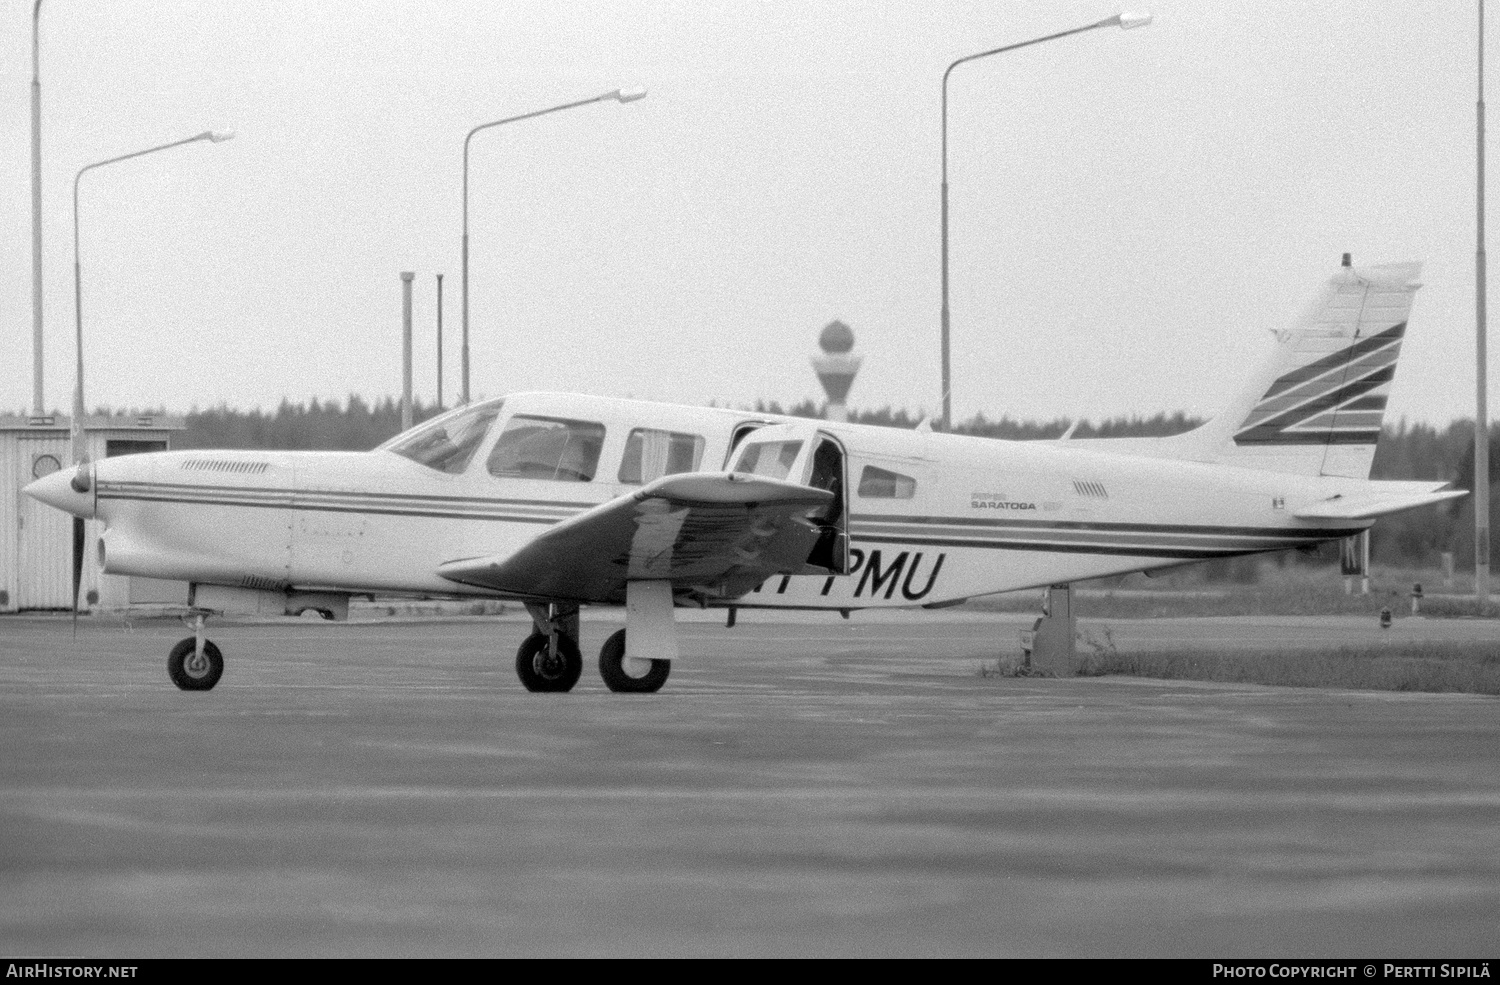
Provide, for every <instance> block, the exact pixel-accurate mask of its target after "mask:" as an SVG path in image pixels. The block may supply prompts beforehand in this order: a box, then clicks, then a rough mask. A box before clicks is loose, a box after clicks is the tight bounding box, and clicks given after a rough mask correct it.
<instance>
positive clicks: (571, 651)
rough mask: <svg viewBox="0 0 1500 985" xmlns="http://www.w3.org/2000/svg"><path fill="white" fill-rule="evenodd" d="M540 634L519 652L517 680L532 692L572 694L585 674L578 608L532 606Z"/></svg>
mask: <svg viewBox="0 0 1500 985" xmlns="http://www.w3.org/2000/svg"><path fill="white" fill-rule="evenodd" d="M526 611H528V612H530V613H531V621H532V624H533V625H534V626H535V627H536V631H535V632H533V633H532V634H531V635H530V636H528V637H526V639H525V640H524V641H523V642H522V643H521V648H520V649H519V650H517V651H516V676H517V677H519V678H521V683H522V684H524V685H526V690H528V691H571V690H573V685H574V684H577V683H578V678H579V676H580V675H582V674H583V654H582V653H581V652H579V649H578V607H577V606H576V605H572V606H564V605H555V604H554V605H547V606H542V605H538V604H535V603H530V602H528V603H527V605H526Z"/></svg>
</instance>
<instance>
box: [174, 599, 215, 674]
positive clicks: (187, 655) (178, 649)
mask: <svg viewBox="0 0 1500 985" xmlns="http://www.w3.org/2000/svg"><path fill="white" fill-rule="evenodd" d="M204 620H205V616H204V614H203V613H201V612H198V613H194V614H193V624H192V625H193V635H192V636H189V637H188V638H187V639H184V640H179V641H178V643H177V645H176V646H174V647H172V652H171V653H169V654H167V674H168V676H170V677H171V678H172V683H173V684H176V685H177V686H178V687H180V688H182V689H183V690H184V691H207V690H208V689H210V688H212V687H213V686H214V685H215V684H217V683H219V678H220V677H222V676H223V675H224V657H223V656H222V655H221V654H220V653H219V648H218V647H217V646H214V644H213V641H212V640H208V639H204V637H203V623H204ZM183 622H187V620H186V619H184V620H183Z"/></svg>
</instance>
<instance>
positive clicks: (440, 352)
mask: <svg viewBox="0 0 1500 985" xmlns="http://www.w3.org/2000/svg"><path fill="white" fill-rule="evenodd" d="M437 282H438V286H437V409H438V412H439V413H441V412H442V410H443V275H442V274H438V275H437Z"/></svg>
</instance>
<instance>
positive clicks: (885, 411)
mask: <svg viewBox="0 0 1500 985" xmlns="http://www.w3.org/2000/svg"><path fill="white" fill-rule="evenodd" d="M754 409H755V411H757V412H760V413H770V414H787V415H790V416H796V417H821V416H822V412H823V407H822V406H821V405H819V404H817V403H815V402H814V401H812V400H804V401H802V402H801V403H796V404H791V405H788V406H783V405H781V404H778V403H776V402H774V401H762V402H758V403H757V404H756V406H755V408H754ZM438 411H439V408H438V407H436V406H435V405H432V404H424V403H421V402H417V403H416V404H415V405H414V406H413V413H412V417H413V420H414V421H417V422H420V421H424V420H426V419H428V418H429V417H432V416H433V415H434V414H436V413H438ZM101 413H103V411H101ZM849 419H850V421H851V422H854V423H859V424H873V425H877V426H880V427H897V428H914V427H916V426H917V425H918V424H920V423H921V421H922V415H914V414H911V413H910V412H908V411H906V410H903V409H896V408H890V407H886V408H882V409H879V410H851V411H850V414H849ZM1201 423H1203V422H1202V420H1200V419H1199V418H1196V417H1190V416H1188V415H1186V414H1183V413H1182V412H1180V411H1179V412H1177V413H1175V414H1157V415H1155V416H1153V417H1116V418H1109V419H1106V420H1102V421H1098V422H1094V421H1086V420H1085V421H1079V422H1078V427H1077V428H1076V429H1075V430H1074V432H1073V436H1074V437H1078V438H1093V437H1099V438H1108V437H1163V436H1166V435H1172V434H1180V433H1182V432H1184V431H1188V430H1191V429H1192V428H1194V427H1197V426H1198V425H1199V424H1201ZM1072 424H1073V422H1072V421H1070V420H1067V419H1062V418H1059V419H1055V420H1051V421H1022V420H1016V419H1014V418H1011V417H1009V416H1002V417H1000V418H998V419H995V420H991V419H989V418H987V417H985V416H984V415H983V414H978V415H976V416H974V417H972V418H970V419H969V420H967V421H962V422H959V423H957V424H956V425H955V426H954V428H953V430H954V431H955V432H957V433H960V434H970V435H976V436H979V437H985V438H1003V439H1007V440H1012V441H1028V440H1039V439H1048V438H1058V437H1061V436H1062V435H1063V434H1064V433H1065V432H1066V431H1067V430H1068V428H1069V427H1071V426H1072ZM186 425H187V430H186V431H185V432H183V433H181V434H178V435H176V436H175V437H174V438H173V446H174V447H176V448H280V449H299V450H330V451H333V450H343V451H364V450H367V449H370V448H374V447H375V446H376V445H378V444H380V443H381V442H383V441H385V440H386V439H388V438H390V437H391V436H393V435H394V434H396V433H397V432H398V431H399V430H400V427H401V405H400V403H399V402H398V401H396V400H395V399H393V398H390V397H387V398H384V399H383V400H379V401H376V402H374V403H370V402H367V401H365V400H364V399H363V398H361V397H359V396H357V395H350V397H349V398H348V399H347V400H346V401H344V402H343V403H342V404H340V403H339V402H338V401H322V402H320V401H318V400H316V399H313V400H311V401H309V402H307V403H293V402H291V401H290V400H283V401H282V402H281V404H280V406H278V407H277V408H276V409H275V410H274V411H263V410H260V409H256V410H248V411H246V410H237V409H234V408H231V407H227V406H220V407H215V408H210V409H208V410H193V411H191V412H189V413H188V414H187V415H186ZM1490 462H1491V478H1492V479H1493V476H1494V472H1495V468H1496V467H1497V463H1500V429H1492V430H1491V433H1490ZM1371 477H1372V478H1376V479H1443V480H1448V481H1451V482H1452V483H1453V484H1454V485H1455V486H1457V487H1458V488H1460V489H1472V488H1474V485H1473V483H1474V440H1473V422H1472V421H1462V420H1460V421H1454V422H1453V423H1451V424H1448V425H1447V426H1446V427H1436V426H1434V425H1431V424H1425V423H1417V424H1408V423H1407V422H1406V421H1405V420H1402V421H1400V422H1398V423H1396V424H1394V425H1391V424H1387V425H1386V426H1385V428H1384V429H1383V430H1382V432H1381V437H1380V444H1379V446H1378V449H1377V451H1376V453H1375V462H1374V466H1373V468H1372V471H1371ZM1492 489H1493V482H1492ZM1497 499H1500V497H1497V496H1495V495H1492V496H1491V497H1490V504H1491V511H1492V516H1491V520H1490V528H1491V530H1494V529H1495V528H1496V527H1497V525H1500V524H1497V520H1500V503H1497ZM1473 530H1474V505H1473V499H1472V497H1464V498H1463V499H1459V500H1456V501H1453V502H1450V503H1445V504H1442V505H1440V506H1437V507H1428V508H1424V509H1418V510H1411V511H1408V512H1406V513H1400V514H1397V515H1395V516H1391V517H1386V518H1384V519H1382V520H1381V521H1380V522H1379V523H1377V524H1376V525H1375V530H1374V533H1373V534H1372V536H1371V552H1372V556H1373V557H1374V558H1375V559H1376V560H1377V561H1379V562H1380V563H1383V564H1390V565H1400V566H1409V567H1431V566H1435V565H1436V564H1438V563H1439V558H1440V556H1441V554H1442V553H1443V552H1445V551H1451V552H1452V553H1453V555H1454V560H1455V564H1456V565H1457V566H1458V567H1459V568H1464V567H1472V566H1473V559H1474V536H1473Z"/></svg>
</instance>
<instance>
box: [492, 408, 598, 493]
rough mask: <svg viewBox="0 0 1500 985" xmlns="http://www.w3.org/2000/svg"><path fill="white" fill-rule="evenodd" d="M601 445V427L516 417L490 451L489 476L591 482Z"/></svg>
mask: <svg viewBox="0 0 1500 985" xmlns="http://www.w3.org/2000/svg"><path fill="white" fill-rule="evenodd" d="M603 446H604V425H603V424H598V423H595V422H594V421H574V420H568V419H566V418H561V417H529V416H527V415H523V414H517V415H516V416H515V417H512V418H511V419H510V420H509V421H507V422H506V423H505V430H504V431H502V432H501V433H500V440H499V441H497V442H495V450H494V451H492V452H490V460H489V470H490V475H493V476H496V477H498V478H502V479H552V480H555V481H558V482H592V481H593V479H594V472H595V470H596V469H597V468H598V466H599V449H600V448H602V447H603Z"/></svg>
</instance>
